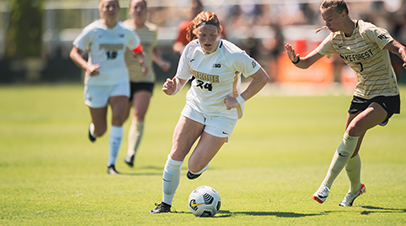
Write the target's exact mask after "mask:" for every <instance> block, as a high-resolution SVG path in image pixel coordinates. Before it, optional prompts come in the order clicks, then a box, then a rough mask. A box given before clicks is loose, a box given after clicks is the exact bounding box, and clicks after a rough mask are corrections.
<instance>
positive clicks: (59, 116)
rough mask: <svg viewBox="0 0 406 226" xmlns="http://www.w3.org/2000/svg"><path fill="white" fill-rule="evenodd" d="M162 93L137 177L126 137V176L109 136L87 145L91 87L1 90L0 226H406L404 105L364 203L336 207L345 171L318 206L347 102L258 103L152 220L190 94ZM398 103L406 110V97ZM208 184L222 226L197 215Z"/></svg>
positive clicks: (370, 147) (262, 99) (376, 132)
mask: <svg viewBox="0 0 406 226" xmlns="http://www.w3.org/2000/svg"><path fill="white" fill-rule="evenodd" d="M159 86H160V85H157V88H156V90H155V93H154V97H153V99H152V102H151V107H150V109H149V112H148V115H147V119H146V121H147V122H146V128H145V135H144V139H143V141H142V143H141V146H140V150H139V152H138V155H137V158H136V166H135V168H134V169H131V168H128V167H127V166H126V165H125V164H124V163H123V158H124V156H125V153H126V148H127V144H126V142H127V138H126V137H125V139H124V142H123V145H122V148H121V151H120V155H119V158H118V161H117V169H118V170H119V171H120V172H121V173H122V174H121V175H118V176H110V175H108V174H107V173H106V162H107V156H108V133H107V135H105V136H104V137H102V138H100V139H98V140H97V142H96V143H94V144H92V143H90V142H89V141H88V140H87V128H88V123H89V120H90V116H89V112H88V109H87V107H86V106H85V105H84V103H83V86H82V85H80V84H78V85H52V86H51V85H37V86H8V87H6V86H0V172H1V173H0V225H343V224H347V225H405V224H406V176H405V175H406V142H405V138H406V116H405V112H406V108H405V105H403V107H402V112H403V114H400V115H395V116H394V117H393V118H392V119H391V120H390V123H389V124H388V125H387V126H385V127H379V128H374V129H372V130H371V131H369V132H368V134H367V136H366V137H365V139H364V143H363V145H362V150H361V158H362V164H363V165H362V182H363V183H365V184H366V187H367V193H366V194H365V195H362V196H361V197H359V198H358V199H357V200H356V201H355V204H354V206H353V207H351V208H343V207H339V206H338V203H339V202H340V201H341V199H342V198H343V196H344V195H345V193H346V192H347V190H348V186H349V182H348V180H347V178H346V175H345V172H342V173H341V174H340V176H339V177H338V178H337V180H336V181H335V183H334V186H333V188H332V193H331V195H330V196H329V198H328V200H327V201H326V203H324V204H323V205H320V204H318V203H316V202H315V201H313V200H312V199H311V196H312V194H313V193H314V191H315V190H317V188H318V187H319V185H320V183H321V181H322V180H323V178H324V176H325V173H326V171H327V168H328V166H329V164H330V160H331V158H332V156H333V153H334V151H335V149H336V147H337V146H338V144H339V143H340V141H341V139H342V135H343V131H344V122H345V118H346V110H347V108H348V106H349V101H350V99H351V96H350V95H338V96H331V95H328V96H276V95H271V96H265V95H258V96H256V97H255V98H254V99H252V100H250V101H248V102H247V107H246V109H245V115H244V117H243V119H242V120H240V121H239V122H238V124H237V126H236V128H235V130H234V133H233V135H232V137H231V139H230V142H229V143H228V144H226V145H225V146H224V147H223V148H222V150H221V151H220V152H219V153H218V155H217V156H216V157H215V158H214V159H213V160H212V162H211V164H210V168H209V170H208V171H206V172H205V173H204V175H203V176H202V177H201V178H198V179H197V180H194V181H189V180H187V179H186V177H185V174H186V171H187V163H186V162H185V164H183V166H182V177H181V182H180V186H179V188H178V191H177V193H176V195H175V199H174V203H173V209H172V210H174V211H175V212H174V213H170V214H160V215H152V214H149V213H148V211H149V210H151V209H152V208H153V207H154V203H155V202H160V201H161V199H162V170H163V166H164V164H165V161H166V157H167V155H168V153H169V151H170V148H171V139H172V132H173V129H174V127H175V124H176V122H177V120H178V118H179V115H180V111H181V109H182V107H183V105H184V103H185V94H186V89H185V90H183V91H182V92H181V93H180V94H178V95H177V96H174V97H168V96H166V95H164V94H163V92H161V91H160V90H159ZM401 94H402V101H403V103H406V87H401ZM110 116H111V114H109V117H110ZM129 124H130V123H129V122H126V124H125V136H127V132H128V127H129ZM186 161H187V160H186ZM200 185H209V186H212V187H214V188H215V189H216V190H217V191H218V192H219V193H220V195H221V199H222V207H221V210H220V212H219V213H218V214H217V215H216V216H215V217H214V218H196V217H195V216H194V215H192V214H191V213H190V211H189V208H188V206H187V199H188V197H189V194H190V192H191V191H192V190H193V189H194V188H196V187H198V186H200Z"/></svg>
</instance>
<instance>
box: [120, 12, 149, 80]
mask: <svg viewBox="0 0 406 226" xmlns="http://www.w3.org/2000/svg"><path fill="white" fill-rule="evenodd" d="M123 23H124V25H125V26H126V27H128V28H129V29H131V30H133V31H135V32H136V33H137V34H138V36H139V37H140V39H141V45H142V49H143V52H144V55H145V60H146V63H147V66H148V75H147V76H146V77H144V76H143V74H142V67H141V65H140V63H139V61H138V58H137V57H136V56H134V54H133V53H132V52H131V51H129V50H127V51H126V53H125V61H126V63H127V68H128V73H129V77H130V81H131V82H152V83H154V82H155V73H154V69H153V67H152V66H153V65H152V50H153V48H154V47H155V46H156V45H157V26H156V25H155V24H153V23H150V22H145V26H143V27H142V28H135V26H134V24H133V23H132V20H126V21H124V22H123Z"/></svg>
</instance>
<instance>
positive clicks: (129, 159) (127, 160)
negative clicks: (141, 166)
mask: <svg viewBox="0 0 406 226" xmlns="http://www.w3.org/2000/svg"><path fill="white" fill-rule="evenodd" d="M124 162H125V163H127V165H128V166H129V167H134V155H131V156H128V155H127V156H126V157H125V159H124Z"/></svg>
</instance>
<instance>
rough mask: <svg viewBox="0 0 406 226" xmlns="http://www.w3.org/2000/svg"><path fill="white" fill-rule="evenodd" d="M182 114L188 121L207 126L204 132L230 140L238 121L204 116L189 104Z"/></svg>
mask: <svg viewBox="0 0 406 226" xmlns="http://www.w3.org/2000/svg"><path fill="white" fill-rule="evenodd" d="M181 114H182V115H183V116H185V117H186V118H188V119H191V120H193V121H196V122H198V123H201V124H203V125H205V127H204V132H206V133H208V134H210V135H213V136H215V137H227V138H229V137H230V136H231V133H232V132H233V130H234V127H235V125H236V124H237V119H230V118H226V117H223V116H212V115H207V114H203V113H200V112H198V111H196V110H195V109H194V108H192V107H191V106H189V105H188V104H186V105H185V107H184V108H183V110H182V113H181Z"/></svg>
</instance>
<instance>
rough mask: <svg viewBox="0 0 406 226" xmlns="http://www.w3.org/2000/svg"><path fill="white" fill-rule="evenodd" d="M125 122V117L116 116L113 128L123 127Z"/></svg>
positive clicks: (112, 122)
mask: <svg viewBox="0 0 406 226" xmlns="http://www.w3.org/2000/svg"><path fill="white" fill-rule="evenodd" d="M124 121H125V117H124V115H115V116H113V118H112V120H111V124H112V125H113V126H122V125H123V123H124Z"/></svg>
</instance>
